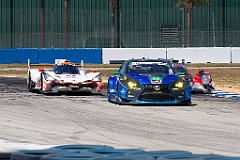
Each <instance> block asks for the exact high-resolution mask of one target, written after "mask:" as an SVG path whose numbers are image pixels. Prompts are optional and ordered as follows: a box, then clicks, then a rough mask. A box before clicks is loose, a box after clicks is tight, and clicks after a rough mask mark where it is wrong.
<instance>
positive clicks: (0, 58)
mask: <svg viewBox="0 0 240 160" xmlns="http://www.w3.org/2000/svg"><path fill="white" fill-rule="evenodd" d="M28 59H30V60H31V63H54V62H55V59H69V60H70V61H72V62H74V63H80V62H81V60H83V61H84V63H95V64H101V63H102V49H98V48H96V49H94V48H93V49H88V48H86V49H81V48H79V49H34V48H25V49H24V48H23V49H1V50H0V63H1V64H11V63H27V60H28Z"/></svg>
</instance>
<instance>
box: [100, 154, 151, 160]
mask: <svg viewBox="0 0 240 160" xmlns="http://www.w3.org/2000/svg"><path fill="white" fill-rule="evenodd" d="M95 160H155V158H153V157H151V156H146V155H126V156H121V157H118V156H115V157H107V158H102V159H95Z"/></svg>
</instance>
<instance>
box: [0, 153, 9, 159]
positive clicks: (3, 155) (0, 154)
mask: <svg viewBox="0 0 240 160" xmlns="http://www.w3.org/2000/svg"><path fill="white" fill-rule="evenodd" d="M10 155H11V153H10V152H0V160H9V159H10Z"/></svg>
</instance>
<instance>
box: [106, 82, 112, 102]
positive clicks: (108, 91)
mask: <svg viewBox="0 0 240 160" xmlns="http://www.w3.org/2000/svg"><path fill="white" fill-rule="evenodd" d="M107 96H108V102H111V100H110V85H109V81H108V85H107Z"/></svg>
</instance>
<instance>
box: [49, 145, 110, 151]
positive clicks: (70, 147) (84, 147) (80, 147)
mask: <svg viewBox="0 0 240 160" xmlns="http://www.w3.org/2000/svg"><path fill="white" fill-rule="evenodd" d="M50 149H51V150H90V149H113V147H111V146H105V145H90V144H72V145H71V144H70V145H62V146H55V147H51V148H50Z"/></svg>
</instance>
